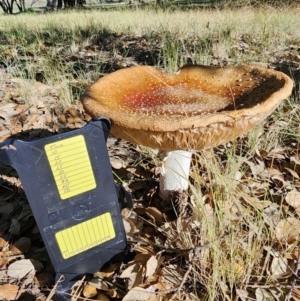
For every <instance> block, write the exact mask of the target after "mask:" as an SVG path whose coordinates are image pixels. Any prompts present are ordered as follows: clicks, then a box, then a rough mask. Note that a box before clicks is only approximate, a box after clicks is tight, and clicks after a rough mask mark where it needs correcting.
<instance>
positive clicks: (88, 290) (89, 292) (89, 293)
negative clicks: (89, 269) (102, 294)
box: [83, 284, 98, 298]
mask: <svg viewBox="0 0 300 301" xmlns="http://www.w3.org/2000/svg"><path fill="white" fill-rule="evenodd" d="M97 294H98V291H97V289H96V288H95V287H94V286H92V285H90V284H86V285H85V286H84V288H83V296H84V297H86V298H93V297H95V296H96V295H97Z"/></svg>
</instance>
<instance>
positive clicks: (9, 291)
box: [0, 283, 24, 300]
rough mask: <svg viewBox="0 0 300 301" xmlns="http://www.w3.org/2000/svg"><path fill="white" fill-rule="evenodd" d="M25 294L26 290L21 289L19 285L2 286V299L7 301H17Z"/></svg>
mask: <svg viewBox="0 0 300 301" xmlns="http://www.w3.org/2000/svg"><path fill="white" fill-rule="evenodd" d="M22 293H24V289H20V287H19V286H18V285H15V284H9V283H7V284H3V285H0V298H1V299H5V300H16V298H18V296H20V295H21V294H22Z"/></svg>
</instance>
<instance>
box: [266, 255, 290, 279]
mask: <svg viewBox="0 0 300 301" xmlns="http://www.w3.org/2000/svg"><path fill="white" fill-rule="evenodd" d="M270 254H271V255H272V256H273V260H272V263H271V268H270V272H271V276H273V277H274V278H279V277H280V276H283V275H285V274H286V273H287V272H288V271H289V267H288V260H287V259H286V258H283V257H282V255H281V254H280V253H279V252H278V251H275V250H270Z"/></svg>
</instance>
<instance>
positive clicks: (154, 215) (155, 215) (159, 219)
mask: <svg viewBox="0 0 300 301" xmlns="http://www.w3.org/2000/svg"><path fill="white" fill-rule="evenodd" d="M145 212H146V214H147V215H148V216H149V217H150V218H151V219H152V221H153V223H155V224H156V225H157V226H159V227H160V226H161V225H162V224H163V222H164V221H165V216H164V214H163V213H161V212H160V211H159V210H158V209H157V208H155V207H147V208H146V209H145Z"/></svg>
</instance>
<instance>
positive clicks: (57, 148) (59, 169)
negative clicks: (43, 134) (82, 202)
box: [45, 135, 96, 200]
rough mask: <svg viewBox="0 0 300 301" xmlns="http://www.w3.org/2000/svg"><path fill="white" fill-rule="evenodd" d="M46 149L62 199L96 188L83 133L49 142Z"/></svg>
mask: <svg viewBox="0 0 300 301" xmlns="http://www.w3.org/2000/svg"><path fill="white" fill-rule="evenodd" d="M45 151H46V154H47V157H48V160H49V163H50V166H51V170H52V173H53V176H54V180H55V182H56V186H57V189H58V192H59V195H60V197H61V199H62V200H65V199H67V198H70V197H72V196H75V195H78V194H80V193H83V192H86V191H89V190H91V189H94V188H96V181H95V177H94V173H93V169H92V166H91V161H90V158H89V155H88V152H87V148H86V144H85V140H84V137H83V136H82V135H78V136H75V137H72V138H67V139H63V140H61V141H57V142H53V143H49V144H47V145H45Z"/></svg>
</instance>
